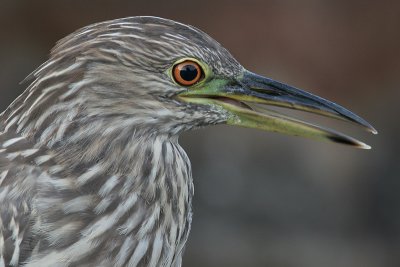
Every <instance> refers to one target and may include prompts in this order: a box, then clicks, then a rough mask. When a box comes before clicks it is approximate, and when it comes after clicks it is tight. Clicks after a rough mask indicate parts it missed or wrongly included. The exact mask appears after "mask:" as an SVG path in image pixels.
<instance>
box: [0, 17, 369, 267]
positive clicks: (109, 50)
mask: <svg viewBox="0 0 400 267" xmlns="http://www.w3.org/2000/svg"><path fill="white" fill-rule="evenodd" d="M184 57H191V58H196V59H198V60H200V61H201V62H204V63H205V64H207V66H208V67H209V68H210V69H211V71H212V73H213V76H212V77H223V78H224V79H231V80H237V79H238V77H242V76H243V73H244V71H245V70H244V69H243V67H242V66H241V65H240V64H239V63H238V62H237V61H236V60H235V59H234V58H233V57H232V56H231V55H230V54H229V52H227V51H226V50H225V49H224V48H222V47H221V46H220V45H219V44H218V43H217V42H216V41H214V40H213V39H211V38H210V37H209V36H208V35H206V34H204V33H203V32H201V31H199V30H197V29H195V28H192V27H189V26H186V25H183V24H180V23H176V22H173V21H170V20H165V19H160V18H152V17H132V18H126V19H119V20H114V21H108V22H103V23H98V24H94V25H91V26H88V27H86V28H83V29H81V30H78V31H77V32H75V33H73V34H71V35H70V36H68V37H66V38H65V39H63V40H61V41H60V42H59V43H58V44H57V46H56V47H55V48H54V49H53V50H52V53H51V56H50V59H49V60H48V61H47V62H46V63H44V64H43V65H42V66H40V67H39V68H38V69H37V70H36V71H35V72H34V73H33V74H32V75H31V76H30V77H29V78H28V80H33V81H32V83H31V84H30V85H29V87H28V88H27V89H26V91H25V92H24V93H23V94H22V95H21V96H19V97H18V98H17V99H16V100H15V101H14V102H13V103H12V104H11V105H10V106H9V107H8V108H7V110H5V111H4V112H3V113H2V114H1V117H0V133H1V134H0V145H1V147H0V208H1V210H0V267H2V266H38V267H39V266H40V267H43V266H181V261H182V253H183V250H184V247H185V242H186V240H187V238H188V233H189V231H190V224H191V220H192V212H191V199H192V196H193V182H192V177H191V167H190V162H189V160H188V158H187V156H186V154H185V152H184V151H183V149H182V148H181V147H180V146H179V144H178V136H179V134H180V133H181V132H183V131H186V130H190V129H193V128H197V127H201V126H206V125H212V124H218V123H226V122H227V121H228V120H229V119H230V118H231V117H232V114H231V112H229V111H228V110H225V109H222V108H221V107H219V106H218V105H203V104H195V103H189V102H183V101H180V100H179V99H178V98H176V96H177V95H179V94H180V93H182V92H186V91H187V90H188V89H187V88H185V87H182V86H178V85H177V84H176V83H175V82H174V81H173V80H172V79H171V78H170V77H169V76H168V69H170V68H171V66H172V65H173V64H174V63H175V62H176V61H177V60H178V59H180V58H184ZM210 79H211V78H210ZM330 112H332V111H330ZM341 112H342V111H337V113H338V114H339V115H340V114H342V113H341ZM351 116H353V115H351ZM351 116H348V118H350V117H351ZM352 118H353V117H352ZM357 118H358V117H355V119H354V118H353V121H356V122H360V121H358V120H357ZM360 120H361V119H360ZM364 125H365V124H364ZM343 140H344V139H343ZM343 140H340V139H339V141H342V142H343ZM346 140H347V139H346ZM351 140H353V139H351ZM336 141H338V140H336ZM348 142H350V141H348Z"/></svg>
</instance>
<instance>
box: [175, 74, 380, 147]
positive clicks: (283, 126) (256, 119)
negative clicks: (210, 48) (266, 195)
mask: <svg viewBox="0 0 400 267" xmlns="http://www.w3.org/2000/svg"><path fill="white" fill-rule="evenodd" d="M179 98H180V99H182V100H184V101H186V102H192V103H198V104H207V105H210V104H211V105H217V106H219V107H221V108H223V109H224V110H226V111H228V113H229V114H230V116H229V118H228V119H227V124H230V125H237V126H242V127H248V128H256V129H261V130H266V131H273V132H279V133H284V134H290V135H296V136H303V137H308V138H312V139H320V140H328V141H333V142H337V143H342V144H347V145H353V146H356V147H359V148H364V149H369V148H370V146H368V145H366V144H364V143H362V142H360V141H358V140H356V139H354V138H352V137H349V136H346V135H344V134H341V133H338V132H336V131H333V130H330V129H326V128H323V127H320V126H316V125H313V124H310V123H306V122H303V121H301V120H298V119H294V118H291V117H288V116H285V115H282V114H280V113H278V112H276V111H272V110H268V109H265V106H266V105H269V106H279V107H285V108H290V109H295V110H302V111H307V112H311V113H315V114H320V115H323V116H327V117H333V118H337V119H341V120H344V121H349V122H352V123H355V124H358V125H359V126H362V127H363V128H365V129H366V130H368V131H370V132H371V133H373V134H376V133H377V131H376V130H375V129H374V128H373V127H372V126H371V125H370V124H369V123H368V122H366V121H365V120H364V119H362V118H360V117H359V116H357V115H356V114H354V113H352V112H351V111H349V110H347V109H345V108H343V107H341V106H339V105H337V104H335V103H333V102H331V101H328V100H326V99H323V98H321V97H318V96H316V95H313V94H311V93H308V92H306V91H303V90H300V89H297V88H295V87H292V86H289V85H286V84H283V83H281V82H277V81H274V80H272V79H269V78H266V77H262V76H260V75H257V74H254V73H251V72H249V71H245V72H244V74H243V76H242V77H241V78H239V79H238V80H237V81H235V82H234V83H232V82H224V81H223V80H220V81H215V82H214V84H213V83H212V82H210V85H208V86H204V87H199V88H193V89H189V90H188V91H185V92H183V93H181V94H179ZM254 104H256V105H254ZM256 106H263V108H262V110H260V109H259V108H258V109H257V108H256Z"/></svg>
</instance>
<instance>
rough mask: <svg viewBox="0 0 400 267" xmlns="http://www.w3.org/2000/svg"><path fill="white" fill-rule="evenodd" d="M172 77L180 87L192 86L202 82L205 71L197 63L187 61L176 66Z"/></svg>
mask: <svg viewBox="0 0 400 267" xmlns="http://www.w3.org/2000/svg"><path fill="white" fill-rule="evenodd" d="M172 75H173V77H174V79H175V81H176V82H177V83H179V84H180V85H183V86H190V85H193V84H195V83H197V82H198V81H199V80H200V78H201V77H202V76H203V70H202V68H201V67H200V65H199V64H198V63H197V62H194V61H191V60H186V61H183V62H181V63H178V64H176V65H175V66H174V68H173V70H172Z"/></svg>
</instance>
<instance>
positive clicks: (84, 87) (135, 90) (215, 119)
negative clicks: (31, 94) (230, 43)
mask: <svg viewBox="0 0 400 267" xmlns="http://www.w3.org/2000/svg"><path fill="white" fill-rule="evenodd" d="M33 75H34V76H35V77H36V81H35V82H34V83H33V84H32V85H31V88H32V90H34V88H35V87H38V88H40V87H41V88H47V89H43V90H42V92H44V91H46V93H47V94H49V93H53V92H57V93H55V94H56V95H57V97H55V98H54V97H53V99H57V102H56V103H55V106H58V107H60V106H62V105H63V103H68V104H69V105H68V107H69V108H70V107H71V106H70V104H74V105H76V106H77V107H79V108H78V109H77V110H79V112H76V113H77V114H78V115H79V116H81V117H84V118H86V119H87V118H92V120H91V121H97V122H98V121H102V122H104V121H107V120H110V121H113V123H114V125H117V126H118V127H121V130H122V129H124V128H126V127H132V129H134V130H135V131H136V130H139V129H140V130H142V131H147V132H148V133H150V134H155V135H157V134H167V135H171V136H175V135H178V134H179V133H181V132H182V131H185V130H189V129H193V128H197V127H201V126H207V125H213V124H224V123H225V124H229V125H236V126H243V127H249V128H257V129H262V130H266V131H274V132H280V133H285V134H291V135H297V136H304V137H310V138H314V139H323V140H329V141H334V142H339V143H344V144H350V145H354V146H358V147H361V148H368V146H367V145H365V144H363V143H361V142H359V141H357V140H355V139H353V138H351V137H349V136H346V135H343V134H341V133H338V132H335V131H333V130H329V129H324V128H322V127H319V126H315V125H312V124H309V123H306V122H303V121H300V120H297V119H294V118H291V117H288V116H284V115H281V114H279V113H277V112H275V111H272V110H268V109H262V110H259V109H258V108H256V106H257V107H258V106H259V105H262V106H265V107H270V106H280V107H285V108H291V109H296V110H302V111H307V112H312V113H317V114H320V115H323V116H329V117H333V118H337V119H342V120H345V121H349V122H353V123H356V124H358V125H360V126H362V127H364V128H366V129H367V130H369V131H371V132H373V133H376V131H375V129H374V128H373V127H372V126H371V125H370V124H369V123H367V122H366V121H365V120H363V119H362V118H360V117H358V116H357V115H355V114H354V113H352V112H350V111H349V110H347V109H345V108H343V107H341V106H339V105H337V104H335V103H333V102H330V101H328V100H325V99H323V98H321V97H318V96H315V95H313V94H311V93H308V92H305V91H302V90H300V89H297V88H295V87H292V86H289V85H286V84H283V83H281V82H277V81H274V80H272V79H270V78H266V77H262V76H260V75H257V74H254V73H252V72H250V71H248V70H246V69H245V68H244V67H242V66H241V65H240V64H239V63H238V62H237V61H236V60H235V58H234V57H233V56H232V55H231V54H230V53H229V52H228V51H227V50H226V49H225V48H223V47H222V46H221V45H220V44H219V43H218V42H216V41H215V40H214V39H212V38H211V37H210V36H208V35H207V34H205V33H204V32H202V31H200V30H198V29H196V28H194V27H191V26H188V25H184V24H181V23H177V22H174V21H171V20H166V19H161V18H155V17H132V18H125V19H119V20H113V21H107V22H102V23H98V24H93V25H91V26H88V27H85V28H82V29H81V30H78V31H77V32H75V33H73V34H71V35H69V36H68V37H66V38H64V39H63V40H61V41H60V42H59V43H58V45H57V46H56V47H55V48H54V49H53V51H52V53H51V58H50V60H49V61H48V62H47V63H45V64H44V65H43V66H42V67H40V68H39V69H38V70H37V71H36V72H35V73H34V74H33ZM63 77H64V78H63ZM52 79H57V84H58V85H60V84H61V83H64V85H60V86H59V88H58V89H57V85H56V84H55V85H53V89H54V90H52V87H51V86H50V89H49V86H48V83H50V82H51V81H52ZM41 84H46V85H47V86H40V85H41ZM56 89H57V90H56ZM32 90H31V91H32ZM43 94H44V93H43ZM59 109H60V108H59ZM56 110H57V108H54V112H56ZM77 114H75V115H77ZM85 123H88V121H87V120H86V121H85ZM117 126H116V127H117ZM105 131H106V129H105Z"/></svg>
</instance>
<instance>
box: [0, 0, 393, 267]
mask: <svg viewBox="0 0 400 267" xmlns="http://www.w3.org/2000/svg"><path fill="white" fill-rule="evenodd" d="M134 15H155V16H160V17H166V18H170V19H174V20H178V21H181V22H184V23H188V24H191V25H194V26H196V27H198V28H200V29H202V30H204V31H205V32H207V33H209V34H210V35H211V36H213V37H214V38H215V39H217V40H218V41H219V42H220V43H221V44H223V45H224V46H225V47H226V48H227V49H228V50H230V51H231V52H232V54H233V55H234V56H235V57H236V58H237V59H238V60H239V61H240V62H241V63H242V64H243V65H244V66H245V67H246V68H248V69H249V70H252V71H254V72H257V73H259V74H262V75H266V76H268V77H271V78H274V79H277V80H280V81H283V82H286V83H289V84H292V85H295V86H297V87H300V88H303V89H306V90H309V91H311V92H313V93H316V94H318V95H320V96H323V97H326V98H328V99H331V100H333V101H335V102H338V103H340V104H342V105H344V106H345V107H349V108H350V109H351V110H353V111H355V112H356V113H358V114H360V115H361V116H363V117H364V118H366V119H367V120H368V121H370V122H371V123H372V124H373V125H374V126H375V127H376V128H377V129H378V131H379V135H377V136H372V135H370V134H368V133H365V132H364V131H362V130H360V129H358V128H356V127H353V126H351V125H348V124H343V123H339V122H336V121H331V120H319V122H321V123H322V124H323V125H328V126H330V127H335V128H338V129H341V130H343V131H344V132H346V133H349V134H352V135H354V136H357V137H359V138H360V139H361V140H363V141H365V142H367V143H368V144H370V145H372V147H373V149H372V150H370V151H363V150H357V149H354V148H351V147H346V146H341V145H335V144H328V143H322V142H315V141H310V140H305V139H301V138H295V137H288V136H281V135H278V134H273V133H266V132H260V131H256V130H249V129H239V128H233V127H229V126H217V127H214V128H208V129H203V130H199V131H196V132H191V133H187V134H185V135H184V136H183V137H182V138H181V143H182V145H183V146H184V148H185V149H186V151H187V152H188V154H189V157H190V158H191V160H192V166H193V172H194V173H193V174H194V178H195V186H196V194H195V199H194V212H195V214H194V223H193V226H192V233H191V237H190V240H189V242H188V246H187V250H186V254H185V257H184V266H193V267H197V266H233V267H236V266H274V267H320V266H325V267H330V266H342V267H343V266H346V267H347V266H349V267H350V266H351V267H358V266H359V267H370V266H371V267H372V266H374V267H396V266H400V194H399V193H400V152H399V148H400V145H399V142H400V141H399V134H400V123H399V118H398V117H399V115H400V105H399V101H400V100H399V99H400V90H399V85H400V82H399V77H400V2H399V1H353V0H348V1H333V0H319V1H317V0H307V1H296V0H280V1H212V0H203V1H193V0H192V1H163V0H158V1H142V2H139V1H134V0H130V1H111V0H110V1H105V0H98V1H89V0H87V1H56V0H52V1H50V0H49V1H39V0H37V1H28V0H26V1H23V0H18V1H17V0H0V25H1V27H0V36H1V39H0V40H1V41H0V63H1V64H0V95H1V98H0V108H1V110H3V109H5V108H6V106H7V105H8V104H9V103H10V102H11V101H12V100H13V99H14V98H15V97H16V96H17V95H18V94H20V93H21V92H22V91H23V90H24V88H25V86H26V85H19V82H20V81H21V80H23V78H24V77H25V76H27V75H28V74H29V73H30V72H31V71H33V70H34V69H35V68H36V67H37V66H38V65H40V64H41V63H42V62H44V61H45V60H46V59H47V55H48V53H49V50H50V49H51V47H52V46H53V45H54V44H55V42H56V41H57V40H59V39H60V38H62V37H63V36H65V35H67V34H69V33H71V32H72V31H74V30H76V29H78V28H80V27H82V26H85V25H87V24H90V23H94V22H98V21H102V20H108V19H113V18H119V17H126V16H134ZM311 118H312V119H313V120H314V119H315V117H311Z"/></svg>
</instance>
